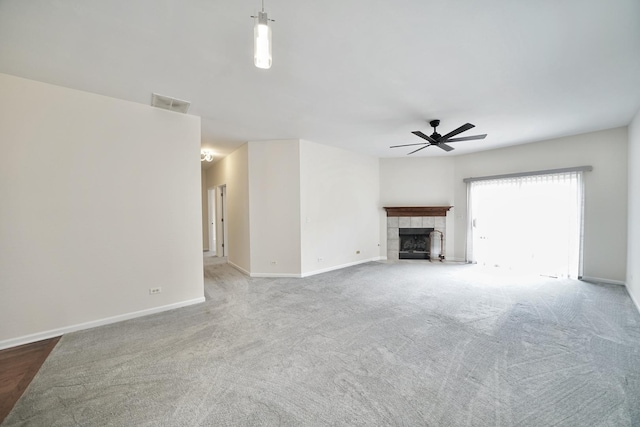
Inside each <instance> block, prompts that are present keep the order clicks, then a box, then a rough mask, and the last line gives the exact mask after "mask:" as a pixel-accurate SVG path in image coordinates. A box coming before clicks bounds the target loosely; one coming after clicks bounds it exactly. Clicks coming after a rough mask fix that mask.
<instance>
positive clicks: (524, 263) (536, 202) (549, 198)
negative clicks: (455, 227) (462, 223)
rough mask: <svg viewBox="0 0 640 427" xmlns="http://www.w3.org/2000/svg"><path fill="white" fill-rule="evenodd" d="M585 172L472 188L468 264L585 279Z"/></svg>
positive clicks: (494, 182) (515, 178)
mask: <svg viewBox="0 0 640 427" xmlns="http://www.w3.org/2000/svg"><path fill="white" fill-rule="evenodd" d="M582 186H583V183H582V172H581V171H571V172H563V173H553V174H542V175H525V176H513V177H509V178H499V179H486V180H477V181H472V182H469V183H468V191H469V201H468V208H469V213H468V218H469V220H470V222H469V227H468V229H469V233H468V235H469V236H470V238H469V242H470V246H468V249H467V258H468V261H470V262H474V263H478V264H480V265H485V266H489V267H502V268H507V269H512V270H518V271H523V272H527V273H533V274H540V275H545V276H551V277H571V278H578V277H579V276H580V274H581V272H580V269H581V267H582V266H581V253H582V217H583V189H582Z"/></svg>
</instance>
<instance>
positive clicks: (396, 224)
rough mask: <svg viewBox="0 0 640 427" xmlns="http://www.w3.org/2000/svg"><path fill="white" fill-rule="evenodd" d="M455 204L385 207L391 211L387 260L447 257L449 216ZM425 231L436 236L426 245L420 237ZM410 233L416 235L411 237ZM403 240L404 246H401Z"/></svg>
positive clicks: (388, 227)
mask: <svg viewBox="0 0 640 427" xmlns="http://www.w3.org/2000/svg"><path fill="white" fill-rule="evenodd" d="M451 207H452V206H411V207H385V208H384V209H385V210H386V211H387V259H389V260H397V259H401V258H402V259H444V250H443V249H444V247H445V243H446V216H447V211H448V210H449V209H451ZM412 229H415V231H413V230H412ZM401 234H402V236H401ZM425 234H426V235H427V236H430V237H433V239H428V240H427V243H426V244H425V243H423V240H422V239H421V238H420V235H425ZM407 235H412V237H410V238H407V237H406V236H407ZM441 240H442V244H441ZM401 242H402V246H403V247H401ZM425 245H426V247H425Z"/></svg>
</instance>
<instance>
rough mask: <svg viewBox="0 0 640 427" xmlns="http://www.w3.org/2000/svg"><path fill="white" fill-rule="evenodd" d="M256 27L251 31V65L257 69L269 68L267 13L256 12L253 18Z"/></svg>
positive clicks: (269, 29)
mask: <svg viewBox="0 0 640 427" xmlns="http://www.w3.org/2000/svg"><path fill="white" fill-rule="evenodd" d="M255 20H256V25H255V27H254V29H253V37H254V45H253V63H254V64H255V66H256V67H258V68H264V69H269V68H271V61H272V56H271V27H270V26H269V18H267V12H264V11H262V12H258V15H257V16H256V17H255Z"/></svg>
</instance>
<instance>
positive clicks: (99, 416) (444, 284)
mask: <svg viewBox="0 0 640 427" xmlns="http://www.w3.org/2000/svg"><path fill="white" fill-rule="evenodd" d="M205 277H206V296H207V302H206V303H203V304H199V305H197V306H191V307H187V308H183V309H179V310H173V311H171V312H165V313H161V314H158V315H153V316H148V317H145V318H140V319H135V320H131V321H126V322H122V323H118V324H114V325H109V326H105V327H100V328H95V329H91V330H86V331H81V332H77V333H72V334H68V335H65V336H64V337H63V338H62V340H61V341H60V343H59V344H58V346H57V347H56V348H55V349H54V351H53V352H52V354H51V356H50V357H49V359H48V360H47V361H46V362H45V364H44V365H43V367H42V369H41V370H40V372H39V373H38V375H37V376H36V378H35V379H34V381H33V382H32V384H31V385H30V386H29V388H28V389H27V391H26V393H25V395H24V396H23V397H22V398H21V399H20V401H19V402H18V404H17V405H16V407H15V408H14V409H13V411H12V412H11V414H10V415H9V416H8V417H7V419H6V420H5V423H4V424H3V426H6V427H9V426H20V425H25V426H75V425H79V426H325V425H330V426H342V425H348V426H381V425H390V426H554V425H562V426H638V425H640V315H639V314H638V312H637V311H636V309H635V308H634V306H633V304H632V302H631V300H630V299H629V296H628V295H627V293H626V290H625V289H624V287H621V286H611V285H596V284H589V283H583V282H578V281H573V280H557V279H543V278H526V277H518V276H516V275H508V274H503V275H501V276H492V275H490V274H489V272H488V271H487V270H482V269H481V268H479V267H475V266H469V265H447V264H439V263H434V264H431V263H428V262H419V261H417V262H416V261H414V262H398V263H386V262H375V263H368V264H363V265H359V266H355V267H351V268H346V269H343V270H339V271H335V272H330V273H325V274H321V275H317V276H313V277H310V278H306V279H271V278H270V279H257V278H253V279H252V278H248V277H246V276H243V275H242V274H240V273H239V272H237V271H235V270H234V269H232V268H231V267H229V266H228V265H226V264H219V263H216V261H215V259H208V260H207V259H205Z"/></svg>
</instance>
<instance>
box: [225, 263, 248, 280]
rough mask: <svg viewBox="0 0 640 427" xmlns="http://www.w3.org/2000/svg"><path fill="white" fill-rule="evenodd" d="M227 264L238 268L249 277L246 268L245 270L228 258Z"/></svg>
mask: <svg viewBox="0 0 640 427" xmlns="http://www.w3.org/2000/svg"><path fill="white" fill-rule="evenodd" d="M227 264H229V265H230V266H231V267H233V268H235V269H236V270H238V271H239V272H240V273H242V274H246V275H247V276H249V277H251V273H249V272H248V271H247V270H245V269H244V268H242V267H240V266H239V265H236V264H234V263H232V262H231V261H229V260H227Z"/></svg>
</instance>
